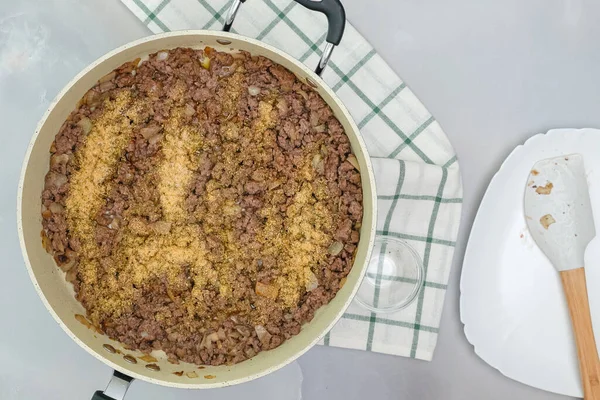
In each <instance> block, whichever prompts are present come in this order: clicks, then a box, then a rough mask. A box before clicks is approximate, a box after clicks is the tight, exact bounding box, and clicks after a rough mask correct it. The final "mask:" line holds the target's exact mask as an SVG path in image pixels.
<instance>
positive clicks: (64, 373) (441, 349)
mask: <svg viewBox="0 0 600 400" xmlns="http://www.w3.org/2000/svg"><path fill="white" fill-rule="evenodd" d="M253 1H258V0H253ZM17 3H18V4H17ZM344 4H345V5H346V9H347V13H348V18H349V20H350V21H351V22H352V23H353V24H354V25H355V26H356V27H357V28H358V30H359V31H360V32H361V33H362V34H363V35H364V36H365V37H366V38H367V39H368V40H369V41H370V42H371V43H372V44H373V45H374V47H375V48H376V49H377V50H378V51H379V52H380V54H381V55H382V56H383V57H384V58H385V59H386V60H387V61H388V62H389V64H390V65H391V66H392V68H393V69H394V70H396V71H397V72H398V74H399V75H400V76H401V77H402V78H403V79H404V81H405V82H406V83H407V84H408V85H409V86H410V87H411V88H412V90H413V91H414V92H415V93H416V94H417V96H419V97H420V99H421V100H422V101H423V103H425V105H426V106H427V107H428V108H429V110H430V111H431V112H432V113H433V115H434V116H435V117H436V118H437V119H438V120H439V122H440V123H441V125H442V127H443V128H444V130H445V131H446V133H447V135H448V136H449V137H450V140H451V141H452V143H453V145H454V147H455V149H456V151H457V153H458V156H459V160H460V165H461V168H462V172H463V179H464V188H465V202H464V215H463V225H462V228H461V233H460V237H459V240H458V246H457V251H456V257H455V262H454V264H455V265H454V267H453V270H452V274H451V278H450V285H449V290H448V295H447V299H446V304H445V310H444V315H443V318H442V324H441V328H440V338H439V343H438V347H437V351H436V354H435V356H434V359H433V361H432V362H429V363H427V362H421V361H416V360H410V359H405V358H400V357H391V356H384V355H380V354H372V353H366V352H361V351H350V350H341V349H334V348H322V347H316V348H314V349H313V350H311V351H310V352H309V353H307V354H306V355H305V356H303V357H302V358H301V359H300V360H299V362H298V363H296V364H294V365H292V366H290V367H288V368H286V369H284V370H282V371H280V372H278V373H277V374H276V375H272V376H269V377H266V378H263V379H261V380H259V381H256V382H253V383H249V384H246V385H242V386H240V387H237V388H230V389H225V390H221V391H218V392H216V391H208V392H195V391H183V390H173V389H166V388H161V387H158V386H152V385H149V384H146V383H142V382H135V383H134V384H133V386H132V387H131V389H130V392H129V395H128V396H127V399H131V400H135V399H205V398H206V399H224V400H226V399H238V398H243V399H246V400H252V399H270V398H273V399H274V398H277V399H287V398H289V399H296V398H298V394H299V392H300V390H301V392H302V396H303V398H304V399H310V400H316V399H333V400H337V399H340V400H341V399H344V400H346V399H363V398H369V399H422V400H429V399H436V400H437V399H445V400H446V399H448V400H450V399H508V398H510V399H515V400H516V399H528V400H536V399H561V398H563V397H560V396H556V395H551V394H549V393H545V392H542V391H539V390H535V389H532V388H530V387H527V386H524V385H521V384H518V383H516V382H513V381H511V380H509V379H507V378H505V377H503V376H502V375H501V374H500V373H499V372H497V371H495V370H494V369H492V368H491V367H489V366H487V365H486V364H485V363H484V362H483V361H481V360H480V359H479V358H478V357H477V356H476V355H475V354H474V353H473V349H472V347H471V346H470V345H469V343H468V342H467V341H466V339H465V337H464V334H463V326H462V324H461V323H460V319H459V310H458V297H459V279H460V269H461V262H462V258H463V254H464V249H465V245H466V242H467V239H468V234H469V231H470V226H471V224H472V221H473V218H474V216H475V213H476V211H477V207H478V204H479V201H480V200H481V197H482V195H483V193H484V190H485V188H486V185H487V183H488V182H489V179H490V178H491V176H492V175H493V173H494V172H495V171H496V170H497V169H498V167H499V166H500V163H501V162H502V160H503V159H504V158H505V157H506V156H507V155H508V153H509V152H510V151H511V150H512V148H514V147H515V146H516V145H518V144H520V143H522V142H523V141H524V140H525V139H527V138H528V137H530V136H532V135H533V134H536V133H538V132H544V131H546V130H547V129H549V128H557V127H587V126H589V127H599V126H600V112H599V111H600V107H599V106H600V90H599V89H600V76H599V75H598V74H599V72H600V41H599V40H598V38H600V24H599V23H598V21H600V3H598V2H597V1H594V0H528V1H522V0H503V1H497V0H455V1H452V2H449V1H445V0H428V1H422V0H378V1H366V0H345V1H344ZM148 34H149V32H148V31H147V30H146V29H145V28H144V27H143V26H142V25H141V23H140V22H138V20H137V19H135V18H134V17H133V15H132V14H130V13H129V11H128V10H126V9H125V7H124V6H122V5H121V3H120V2H119V1H118V0H85V1H82V0H46V1H41V0H40V1H37V2H36V1H33V0H21V1H19V2H17V1H12V0H0V166H1V168H2V169H1V172H0V187H1V188H2V189H1V190H0V254H2V263H1V266H2V267H1V268H2V279H1V280H0V321H1V322H0V398H2V399H7V400H16V399H27V400H29V399H38V398H39V399H42V398H43V399H45V400H54V399H56V400H58V399H61V400H64V399H87V398H90V396H91V394H92V392H93V391H94V390H96V389H101V388H103V387H104V386H105V384H106V382H107V380H108V377H109V374H110V370H109V369H108V368H107V367H105V366H104V365H103V364H102V363H100V362H99V361H97V360H95V359H94V358H93V357H92V356H90V355H88V354H87V353H86V352H84V351H83V350H81V349H80V348H79V347H78V346H77V345H76V344H75V343H73V342H72V341H71V340H70V339H69V338H68V337H67V336H66V335H65V334H64V333H63V332H62V330H61V329H60V328H59V327H58V326H57V325H56V324H55V323H54V321H53V320H52V318H51V317H50V315H49V314H48V313H47V312H46V310H45V309H44V307H43V305H42V303H41V301H40V300H39V299H38V297H37V295H36V293H35V291H34V289H33V287H32V285H31V283H30V281H29V278H28V276H27V273H26V271H25V268H24V266H23V261H22V258H21V254H20V250H19V245H18V240H17V235H16V222H15V213H14V211H15V197H16V186H17V180H18V175H19V171H20V166H21V160H22V157H23V155H24V152H25V148H26V146H27V143H28V142H29V139H30V136H31V134H32V132H33V130H34V127H35V124H36V123H37V120H38V119H39V117H40V116H41V114H42V112H43V111H44V109H45V106H46V105H47V104H48V103H49V101H50V100H51V99H52V98H53V97H54V96H55V95H56V93H57V92H58V90H60V88H61V87H62V86H63V85H64V84H65V83H66V82H68V80H69V79H71V78H72V76H74V75H75V73H77V72H78V71H79V70H80V69H82V68H83V67H84V66H85V65H87V64H88V63H89V62H91V61H93V60H94V59H96V58H97V57H99V56H100V55H102V54H104V53H105V52H106V51H108V50H111V49H113V48H115V47H117V46H118V45H121V44H123V43H126V42H128V41H131V40H133V39H136V38H139V37H142V36H145V35H148Z"/></svg>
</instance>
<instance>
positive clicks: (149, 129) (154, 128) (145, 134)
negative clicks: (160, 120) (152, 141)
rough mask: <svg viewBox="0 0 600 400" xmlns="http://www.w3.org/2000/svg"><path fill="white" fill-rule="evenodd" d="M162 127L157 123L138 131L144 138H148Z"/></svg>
mask: <svg viewBox="0 0 600 400" xmlns="http://www.w3.org/2000/svg"><path fill="white" fill-rule="evenodd" d="M161 129H162V128H161V127H160V126H159V125H150V126H147V127H145V128H142V129H140V133H141V134H142V136H143V137H144V139H149V138H150V137H152V136H154V135H156V134H157V133H158V132H160V130H161Z"/></svg>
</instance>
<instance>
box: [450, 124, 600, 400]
mask: <svg viewBox="0 0 600 400" xmlns="http://www.w3.org/2000/svg"><path fill="white" fill-rule="evenodd" d="M572 153H580V154H582V155H583V157H584V163H585V166H586V172H587V176H588V183H589V185H590V198H591V201H592V207H593V209H594V220H595V223H596V227H597V229H598V228H600V182H598V178H599V176H600V175H599V174H600V130H597V129H580V130H576V129H559V130H551V131H549V132H548V133H547V134H545V135H544V134H539V135H536V136H534V137H532V138H531V139H529V140H528V141H527V142H526V143H525V144H524V145H522V146H519V147H517V148H516V149H515V150H514V151H513V152H512V153H511V154H510V156H508V158H507V159H506V160H505V161H504V163H503V164H502V166H501V167H500V170H499V171H498V173H497V174H496V175H495V176H494V178H493V179H492V181H491V183H490V186H489V187H488V190H487V192H486V194H485V196H484V198H483V201H482V203H481V206H480V208H479V211H478V214H477V217H476V218H475V222H474V225H473V229H472V231H471V236H470V239H469V244H468V246H467V251H466V254H465V260H464V264H463V272H462V278H461V285H460V290H461V298H460V313H461V320H462V322H463V323H464V324H465V334H466V336H467V339H468V340H469V342H470V343H471V344H473V346H474V347H475V352H476V353H477V355H478V356H479V357H481V358H482V359H483V360H484V361H485V362H487V363H488V364H490V365H491V366H492V367H494V368H496V369H498V370H499V371H500V372H502V373H503V374H504V375H506V376H507V377H509V378H512V379H514V380H517V381H519V382H522V383H525V384H527V385H530V386H534V387H537V388H540V389H544V390H548V391H551V392H556V393H561V394H565V395H570V396H576V397H581V396H582V395H583V392H582V389H581V383H580V378H579V369H578V362H577V354H576V350H575V344H574V339H573V334H572V331H571V324H570V319H569V313H568V309H567V304H566V301H565V299H564V296H563V292H562V286H561V284H560V278H559V275H558V273H557V272H556V270H555V269H554V268H553V267H552V265H551V264H550V262H549V261H548V259H546V257H545V256H544V255H543V254H542V252H541V251H540V250H539V249H538V247H537V246H536V245H535V243H534V242H533V239H532V238H531V237H530V235H529V232H528V230H527V227H526V224H525V216H524V213H523V196H524V192H525V184H526V180H527V177H528V175H529V171H530V170H531V168H532V166H533V164H535V162H536V161H538V160H541V159H544V158H549V157H555V156H560V155H563V154H572ZM599 263H600V241H598V242H597V241H594V242H593V243H592V244H590V246H589V247H588V249H587V252H586V275H587V285H588V292H589V297H590V307H591V310H592V320H593V323H594V326H595V327H596V329H594V331H595V335H596V338H600V290H598V289H599V288H600V266H599V265H598V264H599Z"/></svg>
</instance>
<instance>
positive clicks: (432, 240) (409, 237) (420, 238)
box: [377, 201, 456, 247]
mask: <svg viewBox="0 0 600 400" xmlns="http://www.w3.org/2000/svg"><path fill="white" fill-rule="evenodd" d="M436 204H438V208H439V204H441V203H440V202H437V201H436ZM377 234H378V235H385V236H392V237H395V238H398V239H404V240H414V241H417V242H425V243H427V244H430V243H433V244H441V245H442V246H449V247H456V242H454V241H451V240H443V239H436V238H433V237H430V236H427V237H425V236H416V235H407V234H404V233H398V232H392V231H387V230H381V231H379V230H378V231H377Z"/></svg>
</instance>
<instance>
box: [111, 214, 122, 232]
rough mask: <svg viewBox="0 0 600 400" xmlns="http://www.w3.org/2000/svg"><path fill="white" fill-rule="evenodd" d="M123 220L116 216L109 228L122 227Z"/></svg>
mask: <svg viewBox="0 0 600 400" xmlns="http://www.w3.org/2000/svg"><path fill="white" fill-rule="evenodd" d="M122 222H123V220H122V219H121V218H119V217H114V218H113V220H112V221H111V222H110V224H108V229H114V230H117V229H119V228H120V227H121V224H122Z"/></svg>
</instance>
